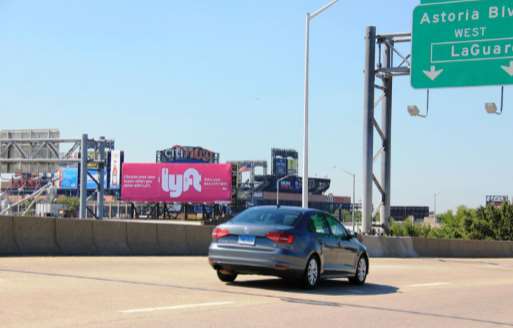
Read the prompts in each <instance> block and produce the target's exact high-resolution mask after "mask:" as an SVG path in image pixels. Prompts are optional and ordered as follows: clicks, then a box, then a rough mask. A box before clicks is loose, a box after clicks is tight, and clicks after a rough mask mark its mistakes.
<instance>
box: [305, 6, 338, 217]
mask: <svg viewBox="0 0 513 328" xmlns="http://www.w3.org/2000/svg"><path fill="white" fill-rule="evenodd" d="M337 1H338V0H333V1H331V2H330V3H328V4H327V5H325V6H323V7H321V8H319V9H318V10H316V11H314V12H313V13H306V24H305V104H304V105H305V108H304V109H305V110H304V123H305V126H304V134H303V137H304V140H303V183H302V189H303V190H302V203H303V204H302V205H303V208H308V105H309V85H310V80H309V73H310V21H311V20H312V19H314V18H315V17H317V16H319V15H320V14H322V13H323V12H324V11H326V10H327V9H328V8H330V7H331V6H333V5H334V4H335V3H336V2H337Z"/></svg>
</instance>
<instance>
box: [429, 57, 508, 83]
mask: <svg viewBox="0 0 513 328" xmlns="http://www.w3.org/2000/svg"><path fill="white" fill-rule="evenodd" d="M512 64H513V62H512ZM443 72H444V70H443V69H439V70H438V71H437V70H436V67H435V66H431V70H430V71H424V74H426V76H427V77H428V78H430V79H431V80H432V81H434V80H436V78H437V77H439V76H440V74H442V73H443Z"/></svg>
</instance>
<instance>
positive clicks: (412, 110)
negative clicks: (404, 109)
mask: <svg viewBox="0 0 513 328" xmlns="http://www.w3.org/2000/svg"><path fill="white" fill-rule="evenodd" d="M408 113H409V114H410V116H412V117H421V118H427V117H428V115H429V89H428V90H427V95H426V114H421V113H420V109H419V107H418V106H417V105H410V106H408Z"/></svg>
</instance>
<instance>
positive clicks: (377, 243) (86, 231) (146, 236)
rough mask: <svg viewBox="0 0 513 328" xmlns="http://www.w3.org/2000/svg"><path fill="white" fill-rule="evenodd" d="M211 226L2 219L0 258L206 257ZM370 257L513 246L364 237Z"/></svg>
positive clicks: (505, 253)
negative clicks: (92, 256)
mask: <svg viewBox="0 0 513 328" xmlns="http://www.w3.org/2000/svg"><path fill="white" fill-rule="evenodd" d="M212 229H213V227H211V226H200V225H180V224H174V223H166V222H162V223H154V222H140V221H138V222H134V221H130V220H104V221H98V220H77V219H50V218H39V217H14V218H13V217H0V255H13V256H28V255H203V256H204V255H207V253H208V247H209V244H210V241H211V233H212ZM363 242H364V244H365V245H366V246H367V248H368V251H369V255H370V256H372V257H457V258H471V257H488V258H500V257H513V242H502V241H477V240H434V239H423V238H390V237H368V236H365V237H363Z"/></svg>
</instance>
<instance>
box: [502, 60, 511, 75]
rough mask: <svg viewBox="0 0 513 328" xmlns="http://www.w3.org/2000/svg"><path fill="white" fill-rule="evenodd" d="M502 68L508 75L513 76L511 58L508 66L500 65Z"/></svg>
mask: <svg viewBox="0 0 513 328" xmlns="http://www.w3.org/2000/svg"><path fill="white" fill-rule="evenodd" d="M501 67H502V69H503V70H504V71H505V72H506V73H508V74H509V76H513V60H512V61H510V62H509V66H501Z"/></svg>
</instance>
